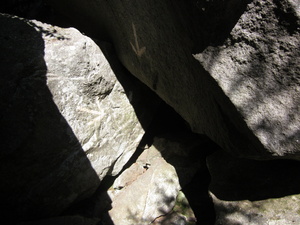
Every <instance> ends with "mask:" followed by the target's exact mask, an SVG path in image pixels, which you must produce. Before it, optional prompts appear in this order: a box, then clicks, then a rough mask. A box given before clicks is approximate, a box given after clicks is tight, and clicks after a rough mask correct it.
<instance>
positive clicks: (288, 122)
mask: <svg viewBox="0 0 300 225" xmlns="http://www.w3.org/2000/svg"><path fill="white" fill-rule="evenodd" d="M48 2H51V3H52V4H53V5H55V7H56V8H57V9H59V10H60V11H61V12H64V13H65V14H66V15H69V16H70V17H71V18H73V19H74V21H76V20H77V22H78V24H79V26H80V25H81V26H82V27H83V28H84V29H85V30H86V31H87V32H89V33H91V34H92V35H95V36H101V37H103V38H107V39H110V40H111V41H112V42H113V44H114V46H115V48H116V51H117V54H118V56H119V58H120V60H121V62H122V63H123V65H124V66H125V67H126V68H127V69H128V70H129V71H130V72H131V73H132V74H134V75H135V76H136V77H138V78H139V79H140V80H141V81H142V82H144V83H145V84H147V85H148V86H149V87H150V88H152V89H153V90H154V91H155V92H156V93H157V94H158V95H159V96H160V97H161V98H162V99H163V100H164V101H166V102H167V103H168V104H169V105H170V106H172V107H173V108H174V109H175V110H176V111H177V112H178V113H179V114H180V115H181V116H182V117H183V118H184V119H185V120H186V121H187V122H188V123H189V124H190V126H191V128H192V130H193V131H195V132H197V133H201V134H206V135H208V136H209V137H210V138H211V139H212V140H214V141H215V142H216V143H218V144H219V145H220V146H221V147H222V148H224V149H225V150H227V151H228V152H231V153H232V154H234V155H239V156H242V157H249V158H258V159H268V158H272V157H290V158H298V156H297V155H299V154H300V153H299V149H300V148H299V143H298V136H299V131H298V127H299V117H298V116H299V115H298V113H297V112H298V111H299V108H298V107H299V104H298V103H299V94H298V93H299V90H298V84H299V82H298V81H299V79H298V78H299V70H298V68H299V67H298V66H299V63H297V62H296V61H297V60H298V58H299V55H298V54H299V51H297V50H296V49H297V48H298V47H299V30H298V28H297V27H298V25H299V23H298V18H299V17H298V12H299V5H298V3H297V1H284V0H282V1H280V2H279V3H278V1H274V2H273V1H271V0H268V1H264V3H262V4H260V1H253V3H251V4H250V5H249V6H248V8H247V10H246V11H245V13H244V14H243V15H242V16H241V14H242V13H243V11H244V10H245V8H246V5H247V3H249V2H250V1H236V0H232V1H221V0H220V1H193V0H191V1H187V2H185V3H183V2H182V1H179V0H177V1H176V0H175V1H158V0H156V1H152V2H151V4H148V3H147V2H144V1H122V2H120V1H119V0H112V1H101V0H100V1H92V0H87V1H85V2H84V3H83V2H82V1H79V0H77V1H73V0H72V1H71V0H63V1H61V0H59V1H58V0H48ZM240 17H241V18H240ZM239 18H240V20H239V21H238V22H237V20H238V19H239ZM236 22H237V24H236ZM235 24H236V25H235ZM234 26H235V27H234ZM233 27H234V29H233V33H232V36H233V37H234V38H233V39H234V40H235V41H234V42H232V43H231V44H230V43H229V44H227V46H229V48H228V50H227V51H225V53H226V52H232V54H226V57H227V56H228V57H229V58H230V57H232V58H233V60H234V59H238V60H237V62H234V63H232V64H230V63H231V61H232V60H231V59H230V60H227V61H226V63H227V64H230V66H227V67H226V68H228V67H229V68H228V71H230V72H233V73H225V72H224V70H223V67H222V65H223V64H221V63H219V64H216V66H215V67H213V68H218V69H215V70H210V69H208V68H207V66H206V64H209V63H212V60H210V58H206V57H205V56H206V55H207V54H208V53H209V51H208V50H207V51H208V53H207V54H206V55H205V54H204V53H205V52H206V51H204V52H203V54H204V55H202V58H201V57H200V55H199V57H198V58H199V59H201V60H200V61H202V64H200V63H199V62H198V61H196V60H195V58H194V57H193V56H192V51H194V52H197V53H200V52H202V51H203V50H205V49H214V48H213V47H209V46H216V45H222V44H223V43H224V40H228V39H226V38H227V37H228V36H229V33H230V31H231V29H232V28H233ZM95 28H97V29H95ZM219 28H221V29H219ZM218 34H220V35H218ZM104 35H105V36H104ZM216 37H217V38H216ZM240 39H241V40H240ZM277 39H278V41H277ZM246 40H249V41H246ZM226 43H227V42H226ZM240 44H241V45H240ZM233 48H234V51H233ZM215 49H216V50H218V49H222V48H218V47H216V48H215ZM284 52H286V53H284ZM225 53H224V54H225ZM269 53H270V54H269ZM213 55H214V54H213ZM250 55H251V57H250ZM260 56H262V57H260ZM282 57H283V58H284V59H283V60H282V61H280V58H282ZM252 58H253V59H252ZM292 58H293V59H295V60H294V62H291V60H290V59H292ZM205 60H206V61H207V62H206V63H204V62H203V61H205ZM216 61H217V60H216ZM279 61H280V64H279V63H278V62H279ZM258 62H263V63H261V64H258ZM227 64H226V65H227ZM218 65H220V66H218ZM249 65H252V67H250V68H249ZM203 66H204V68H206V70H205V69H203ZM235 66H238V67H237V68H235ZM288 67H290V68H291V69H288ZM221 68H222V69H221ZM251 68H254V69H251ZM249 70H251V71H254V70H256V71H255V72H253V73H252V72H247V71H249ZM215 71H217V72H218V73H215ZM237 71H244V73H241V75H236V74H237ZM262 71H264V72H263V73H262ZM272 74H274V77H273V75H272ZM235 75H236V76H235ZM244 75H245V76H246V77H245V78H244ZM232 76H235V77H234V78H232V79H231V77H232ZM271 76H272V78H271ZM218 77H221V78H222V77H224V78H222V79H221V78H220V79H218ZM229 78H230V80H229ZM238 80H240V81H242V83H243V84H241V85H240V86H239V84H236V85H233V86H235V87H234V89H238V90H240V89H242V90H240V91H239V92H240V93H241V92H242V91H243V90H244V89H246V90H245V93H243V94H238V93H236V92H234V91H233V90H231V92H234V93H235V96H237V95H240V96H239V97H232V93H229V92H228V88H227V87H228V85H227V84H226V83H225V82H226V81H228V82H230V83H232V82H235V83H236V82H237V81H238ZM252 80H254V81H253V82H252ZM255 80H257V81H255ZM223 81H224V83H222V82H223ZM249 82H250V83H249ZM265 82H268V84H265ZM280 82H281V83H280ZM248 84H249V85H248ZM226 85H227V86H226ZM266 85H267V86H266ZM289 85H290V86H289ZM230 86H232V85H230ZM226 88H227V89H226ZM278 88H280V90H276V91H275V89H278ZM247 89H248V90H247ZM252 89H253V91H252ZM262 90H263V91H262ZM254 93H255V94H256V95H260V94H261V95H262V97H263V99H264V100H262V99H258V100H257V101H256V99H257V97H256V96H251V95H252V94H254ZM257 93H259V94H257ZM278 93H280V95H282V97H279V94H278ZM251 99H252V100H253V103H252V102H251V103H248V102H246V101H250V100H251ZM252 100H251V101H252ZM249 105H250V106H249ZM252 109H253V110H252ZM272 111H276V112H275V113H274V114H272V115H271V116H269V115H270V113H271V112H272ZM266 117H268V118H266Z"/></svg>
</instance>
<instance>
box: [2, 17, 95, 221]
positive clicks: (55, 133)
mask: <svg viewBox="0 0 300 225" xmlns="http://www.w3.org/2000/svg"><path fill="white" fill-rule="evenodd" d="M0 46H1V47H0V48H1V53H0V69H1V76H0V98H1V101H0V124H1V125H0V133H1V143H0V149H1V152H0V173H1V178H0V199H1V209H0V211H1V215H2V216H1V221H2V223H3V221H5V222H4V223H6V224H13V223H14V222H17V221H24V220H31V219H38V218H45V217H50V216H57V215H59V214H60V213H61V212H62V211H63V210H65V209H66V208H67V207H69V205H70V204H72V203H74V202H76V201H79V200H81V199H84V198H87V197H88V196H90V195H91V194H92V193H93V192H94V191H95V189H96V188H97V186H98V185H99V183H100V181H99V178H98V176H97V174H96V173H95V171H94V169H93V168H92V166H91V164H90V162H89V160H88V159H87V157H86V154H85V153H84V151H83V149H82V147H81V145H80V143H79V142H78V140H77V138H76V136H75V135H74V133H73V131H72V129H71V127H70V126H69V125H68V123H67V122H66V120H65V119H64V117H63V116H62V115H61V113H60V111H59V110H58V108H57V106H56V105H55V103H54V101H53V99H52V95H51V93H50V91H49V89H48V87H47V84H46V72H47V66H46V63H45V61H44V48H45V45H44V41H43V38H42V33H41V32H40V31H39V29H38V28H37V27H35V26H34V25H33V24H31V23H29V22H28V21H27V20H22V19H20V18H17V17H12V16H8V15H4V14H2V15H0Z"/></svg>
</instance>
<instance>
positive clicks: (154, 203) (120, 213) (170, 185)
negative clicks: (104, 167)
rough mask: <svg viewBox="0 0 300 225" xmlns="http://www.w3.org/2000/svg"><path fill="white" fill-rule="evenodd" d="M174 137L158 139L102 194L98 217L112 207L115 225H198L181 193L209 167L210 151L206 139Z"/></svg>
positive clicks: (111, 211) (97, 210) (111, 212)
mask: <svg viewBox="0 0 300 225" xmlns="http://www.w3.org/2000/svg"><path fill="white" fill-rule="evenodd" d="M173 135H174V134H173ZM173 135H163V136H161V137H155V138H154V142H153V145H151V146H150V147H146V148H145V149H144V151H143V152H142V153H141V154H140V155H139V157H138V158H137V160H136V161H135V163H133V164H132V165H131V166H130V167H129V168H128V169H126V170H124V171H123V172H122V173H121V174H120V175H119V176H118V177H117V179H115V180H114V182H113V184H112V186H111V187H110V188H109V189H108V191H107V193H102V194H101V195H99V197H98V200H97V201H98V203H97V204H98V205H96V207H95V215H94V216H97V215H98V216H99V215H100V214H101V213H103V212H101V210H103V209H104V208H106V209H108V208H110V207H111V209H110V210H109V211H108V215H109V217H107V218H109V220H111V223H112V224H115V225H118V224H120V225H121V224H122V225H126V224H141V225H142V224H150V223H153V224H195V222H196V221H197V219H196V217H195V214H194V212H193V210H192V208H191V206H190V204H189V200H188V199H187V198H186V197H185V194H184V193H183V192H182V191H180V190H182V188H183V187H184V186H186V185H187V184H188V183H189V182H191V180H192V179H193V177H194V176H195V174H196V173H197V172H198V171H200V170H201V171H202V170H204V169H205V168H206V166H205V153H204V152H206V151H207V150H208V148H207V147H206V146H205V144H206V140H205V139H200V138H196V139H195V137H192V138H191V137H188V136H184V135H182V136H181V137H180V136H176V137H175V136H173ZM201 150H202V151H201ZM198 188H199V189H198V193H197V194H199V195H201V194H202V193H200V192H201V191H200V188H201V187H198ZM206 190H207V189H206ZM202 197H203V196H202ZM105 202H107V204H109V205H108V206H106V207H104V206H103V203H105ZM197 210H198V209H197ZM202 213H203V212H202ZM104 222H105V221H104Z"/></svg>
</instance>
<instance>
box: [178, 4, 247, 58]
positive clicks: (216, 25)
mask: <svg viewBox="0 0 300 225" xmlns="http://www.w3.org/2000/svg"><path fill="white" fill-rule="evenodd" d="M250 2H252V0H243V1H241V0H226V1H224V0H213V1H208V0H188V1H172V4H173V6H174V9H175V11H176V12H177V13H176V14H175V15H176V16H177V18H176V19H177V20H179V21H180V22H181V23H182V25H183V27H185V29H186V30H185V31H184V32H186V33H188V34H189V35H190V38H191V40H192V41H193V43H194V46H193V49H192V53H199V52H202V51H203V50H204V49H205V48H206V47H207V46H218V45H222V44H223V43H224V41H225V40H226V38H228V36H229V34H230V32H231V30H232V28H233V27H234V26H235V25H236V23H237V21H238V20H239V18H240V17H241V15H242V14H243V13H244V11H245V10H246V8H247V5H248V4H249V3H250ZM175 21H176V20H175Z"/></svg>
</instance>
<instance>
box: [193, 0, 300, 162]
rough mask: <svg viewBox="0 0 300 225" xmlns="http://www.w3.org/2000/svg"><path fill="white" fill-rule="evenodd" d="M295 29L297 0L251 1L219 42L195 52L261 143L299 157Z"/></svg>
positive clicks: (299, 12) (299, 55)
mask: <svg viewBox="0 0 300 225" xmlns="http://www.w3.org/2000/svg"><path fill="white" fill-rule="evenodd" d="M299 31H300V3H299V1H298V2H297V1H288V0H286V1H283V0H282V1H271V0H268V1H253V2H252V3H251V4H249V5H248V8H247V11H246V12H245V13H244V14H243V15H242V16H241V18H240V20H239V21H238V23H237V24H236V26H235V27H234V28H233V30H232V31H231V33H230V36H229V37H228V38H227V39H226V40H225V41H224V43H223V44H222V45H220V46H209V47H207V48H206V49H205V50H204V51H203V52H201V53H199V54H196V55H195V58H196V59H198V60H199V61H200V62H201V64H202V65H203V66H204V68H205V69H206V70H207V71H209V73H210V75H211V76H212V77H213V78H214V79H215V80H216V81H217V82H218V84H219V85H220V87H222V90H223V91H224V93H225V94H226V95H227V96H228V97H229V98H230V100H231V102H233V104H234V105H235V107H236V108H237V110H238V111H239V113H240V114H241V115H242V117H243V118H244V121H245V122H246V123H247V126H248V127H249V128H250V130H251V131H252V132H253V133H254V134H255V136H256V137H258V139H259V140H260V142H261V143H262V144H263V146H264V147H265V148H266V149H268V151H269V152H270V153H272V154H274V155H278V156H285V155H291V156H292V155H293V154H295V156H292V158H294V157H295V158H297V159H299V156H297V155H298V154H299V150H300V129H299V128H300V114H299V111H300V95H299V93H300V52H299V48H300V35H299Z"/></svg>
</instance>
